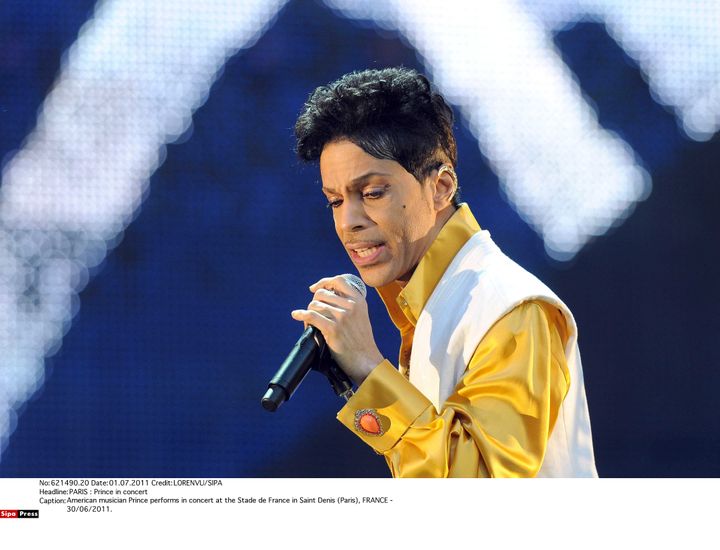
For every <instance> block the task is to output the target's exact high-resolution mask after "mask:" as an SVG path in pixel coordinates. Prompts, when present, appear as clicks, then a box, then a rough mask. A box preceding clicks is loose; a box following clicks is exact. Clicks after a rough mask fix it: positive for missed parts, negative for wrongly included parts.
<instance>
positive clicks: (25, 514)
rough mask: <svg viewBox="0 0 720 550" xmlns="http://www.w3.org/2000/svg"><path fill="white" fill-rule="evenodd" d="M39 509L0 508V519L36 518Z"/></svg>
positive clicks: (38, 514) (38, 515)
mask: <svg viewBox="0 0 720 550" xmlns="http://www.w3.org/2000/svg"><path fill="white" fill-rule="evenodd" d="M39 517H40V511H39V510H0V519H37V518H39Z"/></svg>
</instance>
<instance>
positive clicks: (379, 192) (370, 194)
mask: <svg viewBox="0 0 720 550" xmlns="http://www.w3.org/2000/svg"><path fill="white" fill-rule="evenodd" d="M384 194H385V189H372V190H370V191H365V192H364V193H363V199H379V198H380V197H382V196H383V195H384Z"/></svg>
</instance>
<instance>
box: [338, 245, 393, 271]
mask: <svg viewBox="0 0 720 550" xmlns="http://www.w3.org/2000/svg"><path fill="white" fill-rule="evenodd" d="M347 250H348V253H349V254H350V259H351V260H352V261H353V263H354V264H355V265H357V266H364V265H369V264H371V263H374V262H375V261H376V260H377V259H378V258H379V257H380V254H382V251H383V250H385V243H354V244H351V245H347Z"/></svg>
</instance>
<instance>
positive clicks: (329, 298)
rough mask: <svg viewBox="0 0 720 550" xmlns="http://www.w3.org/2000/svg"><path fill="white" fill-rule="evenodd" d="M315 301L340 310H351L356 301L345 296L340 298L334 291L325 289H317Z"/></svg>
mask: <svg viewBox="0 0 720 550" xmlns="http://www.w3.org/2000/svg"><path fill="white" fill-rule="evenodd" d="M313 300H316V301H318V302H323V303H325V304H331V305H333V306H336V307H339V308H340V309H350V308H351V307H352V306H353V305H354V304H355V300H352V299H351V298H346V297H345V296H340V295H338V294H335V293H334V292H333V291H332V290H327V289H325V288H319V289H317V290H316V291H315V295H314V296H313Z"/></svg>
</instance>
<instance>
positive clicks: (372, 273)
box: [358, 267, 395, 288]
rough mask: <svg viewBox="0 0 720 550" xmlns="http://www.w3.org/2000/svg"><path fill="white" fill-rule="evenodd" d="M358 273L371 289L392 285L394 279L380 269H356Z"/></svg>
mask: <svg viewBox="0 0 720 550" xmlns="http://www.w3.org/2000/svg"><path fill="white" fill-rule="evenodd" d="M358 273H359V274H360V278H361V279H362V280H363V282H364V283H365V284H366V285H367V286H370V287H372V288H378V287H381V286H385V285H387V284H389V283H392V282H393V281H394V280H395V279H394V278H393V277H392V276H391V275H390V274H388V273H387V272H386V271H385V270H383V269H382V268H380V269H378V268H373V267H370V268H367V267H363V268H358Z"/></svg>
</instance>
